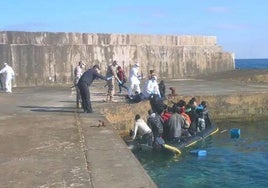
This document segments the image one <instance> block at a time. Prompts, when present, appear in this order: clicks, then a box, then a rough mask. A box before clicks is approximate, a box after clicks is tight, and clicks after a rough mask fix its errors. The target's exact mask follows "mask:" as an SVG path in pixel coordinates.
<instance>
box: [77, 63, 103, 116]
mask: <svg viewBox="0 0 268 188" xmlns="http://www.w3.org/2000/svg"><path fill="white" fill-rule="evenodd" d="M97 78H100V79H102V80H106V81H107V78H106V77H105V76H103V75H101V74H100V67H99V65H94V66H93V67H92V68H90V69H88V70H87V71H85V72H84V73H83V74H82V76H81V77H80V79H79V81H78V83H77V86H78V88H79V91H80V94H81V99H82V107H83V109H84V113H92V112H93V111H92V107H91V101H90V91H89V87H90V85H91V84H92V82H93V81H94V80H95V79H97Z"/></svg>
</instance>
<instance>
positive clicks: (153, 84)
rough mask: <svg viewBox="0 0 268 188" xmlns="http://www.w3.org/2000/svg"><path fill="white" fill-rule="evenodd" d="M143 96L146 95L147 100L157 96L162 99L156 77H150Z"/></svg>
mask: <svg viewBox="0 0 268 188" xmlns="http://www.w3.org/2000/svg"><path fill="white" fill-rule="evenodd" d="M142 94H143V95H144V97H145V99H149V98H150V97H151V96H152V95H157V96H159V98H161V95H160V91H159V86H158V83H157V77H156V76H155V75H153V76H151V77H149V80H148V81H147V82H146V83H145V85H144V88H143V91H142Z"/></svg>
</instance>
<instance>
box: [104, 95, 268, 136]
mask: <svg viewBox="0 0 268 188" xmlns="http://www.w3.org/2000/svg"><path fill="white" fill-rule="evenodd" d="M196 98H197V100H198V101H201V100H205V101H207V103H208V109H209V112H210V115H211V117H212V120H214V121H219V122H221V121H224V122H228V121H254V120H260V119H265V120H267V119H268V107H267V104H268V99H267V93H255V94H232V95H219V96H218V95H217V96H196ZM180 99H184V100H185V101H189V99H190V97H188V96H177V97H176V98H174V99H173V101H179V100H180ZM165 103H166V104H168V105H169V106H172V104H171V103H168V102H167V101H166V102H165ZM149 109H150V103H149V102H148V101H146V102H141V103H137V104H122V106H120V108H118V107H117V108H113V107H111V108H105V109H103V113H104V114H105V116H106V118H107V120H108V121H109V122H111V123H112V125H113V126H114V127H115V128H116V129H117V130H118V131H119V132H120V133H122V135H124V134H126V133H127V132H128V131H129V129H131V128H133V125H134V117H135V115H136V114H140V115H141V116H142V118H144V119H145V120H146V118H147V116H148V113H147V112H148V110H149Z"/></svg>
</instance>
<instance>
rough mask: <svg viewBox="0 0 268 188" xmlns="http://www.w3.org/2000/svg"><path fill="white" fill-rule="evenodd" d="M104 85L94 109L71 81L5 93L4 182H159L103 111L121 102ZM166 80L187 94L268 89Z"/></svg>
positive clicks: (0, 118) (17, 185) (0, 136)
mask: <svg viewBox="0 0 268 188" xmlns="http://www.w3.org/2000/svg"><path fill="white" fill-rule="evenodd" d="M104 85H105V82H103V81H96V82H94V84H93V86H92V87H91V96H92V106H93V111H94V113H92V114H84V113H82V109H77V108H76V103H75V93H74V92H73V91H72V90H71V88H70V86H58V87H55V86H51V87H29V88H13V93H3V92H1V93H0V106H1V107H0V187H1V188H13V187H14V188H30V187H40V188H47V187H49V188H52V187H53V188H54V187H55V188H58V187H60V188H61V187H63V188H65V187H87V188H106V187H109V188H121V187H122V188H125V187H128V188H132V187H133V188H137V187H139V188H141V187H145V188H150V187H157V186H156V185H155V184H154V182H153V181H152V180H151V178H150V177H149V176H148V174H147V173H146V171H145V170H144V169H143V167H142V166H141V164H140V163H139V161H138V160H137V159H136V158H135V156H134V155H133V154H132V152H131V151H130V150H129V149H128V148H127V146H126V144H125V143H124V141H123V140H122V139H121V138H120V136H119V135H118V133H117V132H116V130H115V129H114V128H113V127H112V126H110V124H109V122H107V120H106V119H105V117H104V115H103V114H101V113H100V111H101V109H102V108H105V106H106V105H115V108H116V107H117V106H116V102H115V103H105V102H104V101H103V100H104V99H105V92H106V90H107V88H105V87H103V86H104ZM166 85H167V88H168V87H170V86H175V87H176V88H177V92H178V93H180V94H185V95H187V94H191V95H195V94H200V93H202V94H215V95H217V94H224V93H226V94H231V93H237V92H242V93H244V92H247V93H253V92H261V93H263V92H264V93H267V92H268V86H267V84H259V83H254V84H252V83H244V82H239V81H238V82H236V81H232V82H230V81H222V80H218V81H217V80H211V81H204V80H191V79H189V80H178V79H177V80H169V81H167V82H166ZM167 92H168V91H167ZM115 100H116V101H117V102H118V104H119V103H121V102H124V101H125V98H124V96H123V95H116V96H115ZM133 118H134V117H133ZM100 122H104V126H99V123H100Z"/></svg>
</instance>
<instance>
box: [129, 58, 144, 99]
mask: <svg viewBox="0 0 268 188" xmlns="http://www.w3.org/2000/svg"><path fill="white" fill-rule="evenodd" d="M139 66H140V65H139V64H138V63H135V65H134V66H133V67H132V69H131V71H130V75H129V81H130V87H129V89H128V96H129V98H132V96H133V95H134V94H135V93H138V94H140V92H141V89H140V79H141V76H140V74H139Z"/></svg>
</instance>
